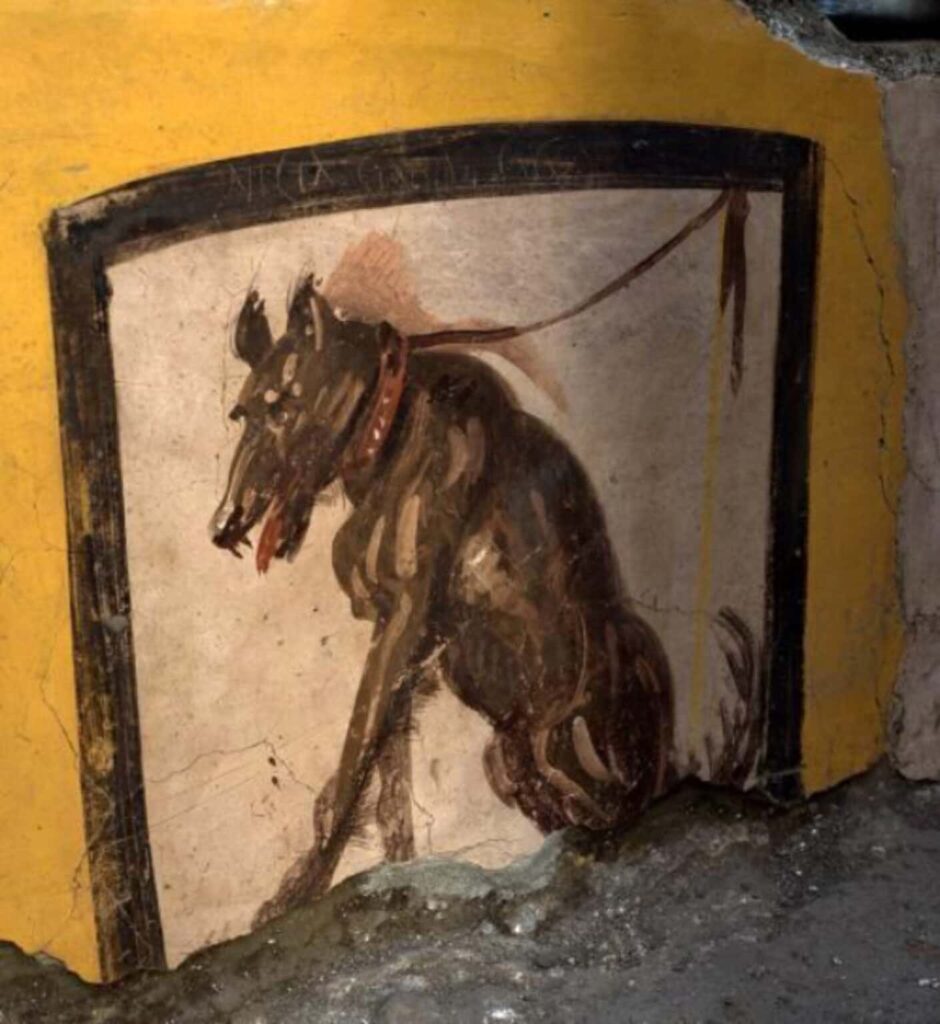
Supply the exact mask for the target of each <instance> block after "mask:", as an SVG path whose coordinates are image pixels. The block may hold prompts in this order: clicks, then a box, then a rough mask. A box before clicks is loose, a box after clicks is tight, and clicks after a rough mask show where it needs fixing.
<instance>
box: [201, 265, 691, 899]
mask: <svg viewBox="0 0 940 1024" xmlns="http://www.w3.org/2000/svg"><path fill="white" fill-rule="evenodd" d="M236 349H237V351H238V353H239V354H240V355H241V356H242V358H244V359H245V360H246V361H247V362H249V364H250V365H251V373H250V375H249V377H248V380H247V381H246V383H245V386H244V388H243V390H242V393H241V396H240V398H239V401H238V404H237V406H236V408H235V410H234V415H235V416H236V417H237V418H239V419H242V420H244V422H245V434H244V436H243V439H242V441H241V443H240V446H239V449H238V451H237V453H236V455H235V457H234V460H233V465H232V471H231V476H230V480H229V486H228V491H227V493H226V496H225V498H224V500H223V503H222V505H221V507H220V509H219V511H218V512H217V514H216V517H215V519H214V523H213V537H214V540H215V542H216V543H217V544H218V545H220V546H221V547H224V548H228V549H230V550H232V551H233V552H235V553H238V552H239V545H240V544H242V543H243V542H245V541H246V538H247V535H248V533H249V531H251V530H252V528H253V527H254V526H255V525H257V524H259V523H261V522H262V521H263V523H264V525H263V528H262V531H261V537H260V540H259V541H258V542H257V543H258V552H257V559H258V565H259V568H261V569H266V568H267V565H268V562H269V561H270V559H271V558H272V557H286V558H290V557H291V555H293V554H294V553H295V552H296V551H297V550H298V548H299V546H300V544H301V543H302V540H303V537H304V534H305V531H306V528H307V524H308V522H309V519H310V515H311V514H312V510H313V507H314V503H315V501H316V497H317V495H318V494H319V493H320V492H321V491H322V490H323V488H324V487H326V486H328V485H329V484H330V483H332V482H333V481H334V480H335V479H337V478H341V480H342V484H343V487H344V488H345V492H346V494H347V496H348V498H349V500H350V502H351V503H352V506H353V511H352V513H351V515H350V516H349V518H348V520H347V521H346V522H345V524H344V525H343V527H342V528H341V529H340V531H339V532H338V534H337V536H336V538H335V541H334V545H333V564H334V568H335V572H336V576H337V578H338V580H339V582H340V584H341V585H342V587H343V589H344V590H345V592H346V593H347V594H348V595H349V599H350V603H351V606H352V611H353V614H354V615H356V616H357V617H360V618H366V619H369V620H371V621H372V622H374V623H375V630H374V634H373V641H372V646H371V649H370V651H369V655H368V658H367V661H366V665H365V669H364V672H363V675H362V679H361V681H360V683H359V689H358V692H357V695H356V700H355V705H354V709H353V713H352V718H351V721H350V723H349V729H348V733H347V736H346V740H345V744H344V747H343V751H342V756H341V759H340V763H339V766H338V769H337V772H336V774H335V775H334V777H333V778H332V779H331V780H330V782H329V783H328V785H327V786H326V787H325V788H324V790H323V791H322V792H321V794H320V796H319V798H318V799H317V801H316V807H315V812H314V819H315V831H316V838H315V843H314V846H313V849H312V850H311V851H310V853H309V854H308V855H307V856H305V857H304V858H303V859H302V861H301V862H300V863H298V864H297V865H295V868H294V869H293V871H292V872H291V873H290V875H289V876H288V878H286V879H285V881H284V883H283V884H282V886H281V890H280V891H279V893H278V894H277V896H276V897H275V898H274V899H273V900H272V901H271V902H270V903H269V904H267V905H266V906H265V907H264V908H263V909H262V912H261V914H260V915H259V916H260V917H261V918H265V917H268V916H271V915H272V914H273V913H276V912H278V911H280V910H282V909H285V908H286V907H288V906H291V905H294V904H296V903H297V902H299V901H301V900H304V899H307V898H309V897H311V896H313V895H315V894H317V893H320V892H322V891H324V890H325V889H326V888H327V887H328V886H329V884H330V881H331V879H332V876H333V873H334V871H335V869H336V866H337V863H338V862H339V859H340V857H341V855H342V853H343V850H344V848H345V845H346V843H347V842H348V840H349V838H350V835H351V834H352V832H353V830H354V829H355V827H356V823H357V817H358V816H359V815H360V813H361V810H362V806H363V800H364V794H365V792H366V789H367V786H368V783H369V780H370V777H371V775H372V773H373V771H375V770H376V769H378V773H379V778H380V784H381V785H380V796H379V800H378V805H377V809H376V816H377V820H378V823H379V828H380V832H381V834H382V836H383V840H384V843H385V850H386V855H387V856H388V857H389V858H391V859H405V858H407V857H410V856H413V853H414V843H413V837H412V834H411V818H410V793H409V784H410V764H409V761H408V734H407V730H408V726H409V723H410V721H411V718H412V714H413V706H412V702H413V700H414V699H415V698H416V696H417V695H420V694H422V693H424V694H427V693H429V692H430V685H431V684H430V683H429V678H430V675H429V672H428V671H427V669H428V667H429V665H431V664H432V663H433V664H434V665H435V667H436V668H437V669H438V670H439V672H438V673H436V674H439V675H441V676H442V677H443V678H444V679H445V680H446V681H447V684H448V685H449V686H450V687H451V688H452V689H453V691H454V692H455V693H456V694H457V696H458V697H459V698H460V699H461V700H462V701H463V702H464V703H465V704H466V705H468V706H469V707H471V708H473V709H474V710H475V711H477V712H478V713H479V714H480V715H482V716H483V717H484V718H485V719H486V720H487V721H488V722H489V723H490V724H491V726H492V728H493V736H492V739H491V741H490V743H489V744H488V746H487V748H486V750H485V752H484V753H483V757H484V764H485V767H486V772H487V777H488V779H489V781H490V784H491V786H492V787H493V789H494V791H495V792H496V793H497V794H498V796H499V797H500V798H501V799H502V800H503V801H505V802H506V803H508V804H511V805H514V806H516V807H518V808H519V810H520V811H522V813H524V814H525V815H527V816H528V817H529V818H530V819H532V820H533V821H534V822H535V823H536V824H537V825H538V826H539V828H541V829H542V830H543V831H550V830H552V829H557V828H560V827H562V826H565V825H569V824H574V825H583V826H587V827H589V828H594V829H598V828H607V827H610V826H614V825H618V824H622V823H624V822H626V821H628V820H629V819H631V818H632V817H634V816H635V815H636V814H637V813H638V812H639V811H640V810H641V809H642V808H643V807H644V806H646V804H647V803H648V802H649V801H650V800H651V799H652V798H653V797H654V796H656V795H657V794H658V793H660V792H661V791H662V790H663V788H664V786H665V784H666V782H667V778H668V776H669V774H670V755H671V748H672V720H673V708H672V684H671V679H670V673H669V667H668V664H667V661H666V657H665V654H664V652H663V649H662V647H661V645H660V642H659V640H658V639H657V637H656V635H655V634H654V632H653V630H652V629H651V628H650V627H649V626H648V625H647V624H646V623H645V622H644V621H643V619H642V618H640V616H639V615H638V614H637V613H636V612H635V611H634V610H633V609H632V608H631V606H630V602H629V601H628V599H627V598H626V597H625V595H624V593H623V589H622V586H621V583H620V575H619V572H618V568H617V562H616V559H615V557H614V554H613V551H612V549H611V544H610V540H609V538H608V535H607V530H606V526H605V522H604V516H603V513H602V511H601V508H600V506H599V504H598V500H597V498H596V496H595V494H594V491H593V489H592V487H591V483H590V481H589V480H588V478H587V475H586V474H585V472H584V469H583V468H582V467H581V465H580V464H579V462H578V460H577V459H576V458H575V456H574V455H573V454H572V453H571V451H570V450H569V449H568V448H567V446H566V445H565V443H564V442H563V441H562V440H561V439H560V438H559V437H558V436H557V435H556V434H555V433H554V432H553V431H552V430H551V429H550V428H549V427H547V426H546V425H545V424H544V423H543V422H541V421H540V420H539V419H537V418H535V417H534V416H531V415H530V414H528V413H527V412H525V411H524V410H523V409H522V408H520V406H519V404H518V403H517V401H516V400H515V398H514V396H513V395H512V393H511V392H510V390H509V389H508V387H507V386H506V384H505V383H504V382H503V380H502V379H501V378H500V377H499V376H498V375H497V374H496V373H495V372H494V371H492V370H491V369H490V368H489V367H488V366H486V365H485V364H484V363H483V362H482V361H480V360H478V359H475V358H473V357H472V356H470V355H464V354H454V353H453V352H450V353H445V352H441V351H433V350H431V351H416V352H412V353H410V355H409V354H408V351H407V343H406V340H405V339H402V338H401V337H400V336H399V335H397V334H396V333H395V331H394V330H393V329H392V328H390V327H389V326H388V325H380V326H378V327H376V326H372V325H366V324H361V323H352V322H344V321H341V320H340V319H338V318H337V317H336V316H335V315H334V312H333V310H332V309H331V308H330V306H329V304H328V303H327V302H326V300H325V299H324V298H323V297H322V296H321V295H319V294H318V293H317V291H316V289H315V287H314V285H313V282H312V281H311V280H307V281H306V282H304V284H303V285H302V286H301V287H300V288H299V289H298V291H297V292H296V294H295V296H294V299H293V302H292V305H291V312H290V317H289V323H288V327H287V330H286V332H285V334H284V336H283V337H282V338H281V339H280V340H279V341H278V342H277V343H276V344H274V343H273V342H272V339H271V335H270V331H269V330H268V327H267V323H266V320H265V317H264V312H263V304H262V303H260V302H259V300H258V298H257V296H255V295H254V294H252V295H250V296H249V298H248V299H247V301H246V303H245V306H244V308H243V310H242V313H241V316H240V318H239V323H238V327H237V331H236ZM386 411H390V413H389V416H388V417H384V412H386ZM386 419H387V422H386Z"/></svg>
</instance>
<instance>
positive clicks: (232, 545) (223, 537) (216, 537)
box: [209, 502, 246, 555]
mask: <svg viewBox="0 0 940 1024" xmlns="http://www.w3.org/2000/svg"><path fill="white" fill-rule="evenodd" d="M243 519H244V509H243V508H242V507H241V505H230V504H229V503H228V502H225V503H223V504H222V505H220V506H219V507H218V508H217V509H216V510H215V513H214V514H213V516H212V518H211V519H210V520H209V537H210V539H211V540H212V543H213V544H215V546H216V547H218V548H225V549H226V550H228V551H231V552H232V553H233V554H236V555H237V554H238V545H239V544H240V543H242V542H243V541H244V540H245V532H246V531H245V528H244V524H243Z"/></svg>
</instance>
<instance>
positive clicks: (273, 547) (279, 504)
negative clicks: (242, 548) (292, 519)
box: [255, 498, 284, 573]
mask: <svg viewBox="0 0 940 1024" xmlns="http://www.w3.org/2000/svg"><path fill="white" fill-rule="evenodd" d="M283 526H284V502H283V500H282V499H281V498H275V499H274V501H273V502H271V507H270V508H269V509H268V514H267V516H265V519H264V526H262V528H261V538H260V539H259V541H258V550H257V551H256V552H255V568H256V569H257V570H258V572H259V573H265V572H267V571H268V566H269V565H270V564H271V559H272V558H273V557H274V552H275V551H277V548H278V545H279V544H280V543H281V530H282V529H283Z"/></svg>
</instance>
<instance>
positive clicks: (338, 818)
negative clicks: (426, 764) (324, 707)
mask: <svg viewBox="0 0 940 1024" xmlns="http://www.w3.org/2000/svg"><path fill="white" fill-rule="evenodd" d="M410 582H411V584H412V585H411V586H407V587H405V586H403V587H402V588H401V590H399V592H398V593H397V596H396V597H395V599H394V603H393V606H392V610H391V612H390V614H389V615H387V616H386V617H383V618H381V619H380V620H379V621H378V622H377V623H376V627H375V632H374V633H373V639H372V645H371V647H370V649H369V655H368V658H367V659H366V667H365V671H364V672H363V675H362V680H361V682H360V684H359V689H358V691H357V693H356V699H355V703H354V705H353V711H352V717H351V718H350V722H349V727H348V729H347V732H346V739H345V742H344V744H343V753H342V756H341V758H340V764H339V769H338V770H337V772H336V774H335V776H334V777H333V778H332V779H331V780H330V783H329V784H328V786H327V787H326V788H325V789H324V792H323V793H322V794H321V798H319V799H318V801H317V804H318V808H317V818H318V829H317V833H318V834H317V836H316V843H315V846H314V848H313V849H312V850H310V852H309V853H307V854H306V855H305V856H304V857H302V858H301V859H300V860H299V861H298V862H297V863H296V864H295V865H294V867H293V868H292V869H291V871H290V873H289V874H288V876H287V877H286V878H285V879H284V881H283V882H282V883H281V887H280V889H279V890H278V892H277V894H276V895H275V896H274V897H273V899H271V900H269V901H268V902H267V903H266V904H264V906H262V908H261V910H260V911H259V912H258V915H257V916H256V918H255V923H256V924H257V923H262V922H264V921H267V920H270V919H271V918H272V917H275V916H277V915H278V914H279V913H283V912H284V911H285V910H288V909H289V908H291V907H294V906H297V905H299V904H301V903H305V902H307V901H309V900H311V899H313V898H314V897H315V896H318V895H321V894H322V893H324V892H325V891H326V890H327V889H328V888H329V886H330V882H331V881H332V878H333V874H334V872H335V871H336V866H337V864H338V863H339V860H340V858H341V857H342V854H343V851H344V850H345V848H346V844H347V842H348V841H349V838H350V835H351V834H352V832H353V830H354V828H355V825H356V816H357V813H358V811H359V809H360V807H361V804H362V798H363V794H364V792H365V789H366V786H367V785H368V782H369V776H370V775H371V773H372V770H373V768H374V767H375V764H376V760H377V758H378V757H379V755H380V753H381V752H382V749H383V747H384V746H385V745H386V743H387V741H388V740H389V739H390V738H391V737H392V736H393V734H394V731H395V728H396V725H398V724H399V723H400V722H401V720H402V714H403V711H404V710H406V709H407V708H408V707H409V706H410V702H411V690H412V688H413V686H414V682H415V679H416V677H417V672H416V669H417V667H418V665H419V663H420V661H421V659H422V658H423V657H425V656H426V654H427V652H428V649H429V646H430V642H431V637H430V635H429V630H428V623H427V610H428V609H427V600H428V593H429V590H430V581H429V580H428V579H427V577H425V576H422V577H420V578H416V579H414V580H412V581H410Z"/></svg>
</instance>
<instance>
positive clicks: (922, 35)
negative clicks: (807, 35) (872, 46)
mask: <svg viewBox="0 0 940 1024" xmlns="http://www.w3.org/2000/svg"><path fill="white" fill-rule="evenodd" d="M829 20H830V21H831V22H832V24H833V25H834V26H835V27H836V28H837V29H838V30H839V31H840V32H841V33H842V35H844V36H845V37H846V39H850V40H852V42H858V43H879V42H880V43H889V42H914V41H917V40H940V9H938V15H937V16H935V17H922V18H879V17H873V16H869V15H851V14H849V15H843V16H838V15H837V16H834V17H831V18H830V19H829Z"/></svg>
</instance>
